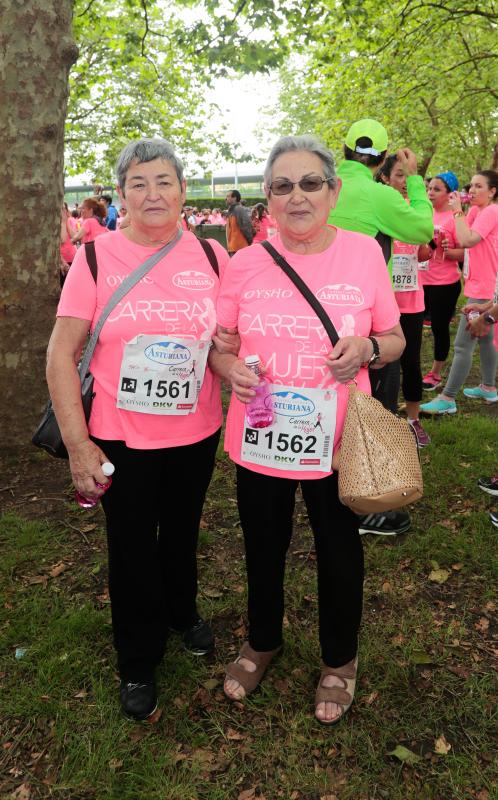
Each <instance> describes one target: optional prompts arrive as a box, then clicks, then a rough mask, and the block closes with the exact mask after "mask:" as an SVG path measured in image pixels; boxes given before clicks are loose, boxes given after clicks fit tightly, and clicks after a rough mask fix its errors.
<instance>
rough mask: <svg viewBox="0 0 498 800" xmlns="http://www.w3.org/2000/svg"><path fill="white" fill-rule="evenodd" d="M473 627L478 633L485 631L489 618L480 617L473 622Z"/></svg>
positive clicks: (487, 627)
mask: <svg viewBox="0 0 498 800" xmlns="http://www.w3.org/2000/svg"><path fill="white" fill-rule="evenodd" d="M474 628H475V629H476V631H479V632H480V633H486V631H487V630H488V629H489V619H486V617H481V618H480V619H479V622H474Z"/></svg>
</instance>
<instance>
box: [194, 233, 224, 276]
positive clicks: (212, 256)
mask: <svg viewBox="0 0 498 800" xmlns="http://www.w3.org/2000/svg"><path fill="white" fill-rule="evenodd" d="M199 244H200V245H201V247H202V249H203V250H204V252H205V254H206V256H207V259H208V261H209V263H210V264H211V266H212V268H213V272H215V273H216V275H217V276H218V278H219V277H220V268H219V266H218V259H217V258H216V253H215V252H214V248H213V245H212V244H211V242H208V240H207V239H199Z"/></svg>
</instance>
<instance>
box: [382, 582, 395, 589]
mask: <svg viewBox="0 0 498 800" xmlns="http://www.w3.org/2000/svg"><path fill="white" fill-rule="evenodd" d="M392 590H393V587H392V586H391V584H390V583H389V581H384V583H383V584H382V591H383V592H392Z"/></svg>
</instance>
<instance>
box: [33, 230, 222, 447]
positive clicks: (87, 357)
mask: <svg viewBox="0 0 498 800" xmlns="http://www.w3.org/2000/svg"><path fill="white" fill-rule="evenodd" d="M182 233H183V231H182V230H179V231H178V233H177V235H176V236H175V238H174V239H173V240H172V241H171V242H168V244H166V245H165V246H164V247H162V248H161V249H160V250H158V251H157V253H154V255H152V256H151V257H150V258H148V259H147V260H146V261H144V263H143V264H140V266H138V267H137V268H136V269H135V270H133V272H132V273H131V274H130V275H129V276H128V277H127V278H126V280H124V281H123V283H122V284H121V286H119V288H118V289H116V291H115V292H114V293H113V294H112V296H111V297H110V299H109V301H108V303H107V305H106V307H105V308H104V310H103V311H102V314H101V315H100V317H99V321H98V322H97V324H96V326H95V329H94V331H93V333H92V335H91V337H90V340H89V342H88V344H87V346H86V349H85V353H84V355H83V358H82V360H81V363H80V365H79V367H78V372H79V375H80V381H81V402H82V404H83V411H84V414H85V420H86V422H88V420H89V419H90V413H91V410H92V401H93V398H94V397H95V392H94V391H93V375H92V374H91V372H90V371H89V367H90V361H91V360H92V356H93V352H94V350H95V346H96V344H97V341H98V338H99V335H100V331H101V330H102V328H103V326H104V322H105V321H106V319H107V317H108V316H109V314H110V313H111V311H112V310H113V308H114V307H115V306H116V305H117V304H118V303H119V301H120V300H122V299H123V297H124V296H125V295H126V294H127V293H128V292H129V291H130V289H132V288H133V286H135V284H137V283H138V281H139V280H140V279H141V278H143V276H144V275H146V274H147V272H149V270H151V269H152V267H153V266H155V264H157V263H158V261H160V260H161V259H162V258H163V257H164V256H165V255H166V254H167V253H169V251H170V250H172V249H173V247H174V246H175V245H176V244H177V243H178V242H179V241H180V239H181V237H182ZM210 249H212V248H210ZM204 250H205V251H206V248H204ZM85 251H86V259H87V262H88V266H89V267H90V271H91V273H92V275H93V279H94V280H95V281H96V280H97V259H96V256H95V245H94V242H88V243H87V244H85ZM207 255H208V258H209V260H210V262H211V258H210V257H209V254H207ZM213 255H214V254H213ZM215 260H216V257H215ZM213 269H214V267H213ZM31 441H32V443H33V444H34V445H35V447H40V448H41V449H42V450H45V451H46V452H47V453H49V454H50V455H51V456H54V458H67V457H68V453H67V450H66V447H65V445H64V442H63V440H62V436H61V432H60V428H59V423H58V422H57V418H56V416H55V412H54V409H53V406H52V401H51V400H49V401H48V403H47V407H46V409H45V412H44V414H43V417H42V419H41V422H40V424H39V425H38V427H37V429H36V431H35V432H34V434H33V436H32V439H31Z"/></svg>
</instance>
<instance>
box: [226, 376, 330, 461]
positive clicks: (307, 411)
mask: <svg viewBox="0 0 498 800" xmlns="http://www.w3.org/2000/svg"><path fill="white" fill-rule="evenodd" d="M269 397H270V398H271V403H272V406H273V412H274V415H275V418H274V422H273V424H272V425H271V426H270V427H268V428H258V429H256V428H251V427H250V425H249V424H248V422H247V419H246V420H245V423H244V431H243V434H242V448H241V458H242V460H243V461H247V462H248V463H250V464H261V465H264V466H267V467H272V468H273V469H282V470H287V471H296V472H316V471H318V472H330V471H331V469H332V454H333V445H334V434H335V425H336V415H337V393H336V392H335V390H334V389H308V388H299V389H297V388H295V387H293V386H282V385H281V384H277V383H272V384H270V395H269Z"/></svg>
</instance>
